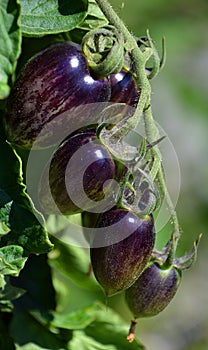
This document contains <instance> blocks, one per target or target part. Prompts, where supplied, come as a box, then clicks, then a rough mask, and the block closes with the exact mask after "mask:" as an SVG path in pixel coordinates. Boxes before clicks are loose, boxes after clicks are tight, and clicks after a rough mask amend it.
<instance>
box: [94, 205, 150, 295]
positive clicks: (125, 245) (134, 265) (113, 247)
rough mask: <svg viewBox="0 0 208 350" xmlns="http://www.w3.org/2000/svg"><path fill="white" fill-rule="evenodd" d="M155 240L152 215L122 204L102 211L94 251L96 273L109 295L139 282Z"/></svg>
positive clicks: (98, 220)
mask: <svg viewBox="0 0 208 350" xmlns="http://www.w3.org/2000/svg"><path fill="white" fill-rule="evenodd" d="M101 228H102V230H100V229H101ZM101 231H102V232H101ZM154 243H155V227H154V219H153V216H152V215H146V216H144V217H138V216H137V215H135V214H134V213H132V212H130V211H128V210H125V209H118V208H113V209H111V210H109V211H107V212H105V213H103V214H100V217H99V218H98V219H97V222H96V228H95V229H94V239H93V242H92V246H91V249H90V255H91V263H92V268H93V271H94V274H95V277H96V279H97V281H98V282H99V284H100V285H101V287H102V288H103V290H104V293H105V295H106V296H111V295H114V294H116V293H118V292H121V291H123V290H124V289H126V288H129V287H130V286H131V285H132V284H133V283H134V282H135V280H136V279H137V278H138V276H139V274H140V273H141V272H142V270H143V269H144V267H145V265H146V264H147V262H148V261H149V258H150V255H151V252H152V249H153V247H154Z"/></svg>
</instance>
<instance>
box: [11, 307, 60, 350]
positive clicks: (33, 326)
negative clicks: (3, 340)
mask: <svg viewBox="0 0 208 350" xmlns="http://www.w3.org/2000/svg"><path fill="white" fill-rule="evenodd" d="M10 334H11V336H12V337H13V339H14V342H15V344H16V348H17V349H21V350H22V349H24V350H25V349H27V350H31V349H32V347H29V346H30V344H31V343H32V344H35V345H36V346H38V348H37V349H45V350H49V349H50V350H65V349H67V348H66V346H65V344H66V342H65V340H62V339H61V337H60V336H59V334H55V333H52V332H51V331H50V330H49V329H48V327H47V326H46V327H44V326H43V325H42V324H40V323H39V322H38V321H37V320H36V319H35V318H34V317H33V316H32V315H31V314H29V313H28V312H27V311H26V310H25V311H19V310H16V312H15V313H14V315H13V319H12V322H11V327H10Z"/></svg>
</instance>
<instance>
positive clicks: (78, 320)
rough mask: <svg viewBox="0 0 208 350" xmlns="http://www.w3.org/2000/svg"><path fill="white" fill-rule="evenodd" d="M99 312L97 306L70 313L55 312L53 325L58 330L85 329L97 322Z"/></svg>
mask: <svg viewBox="0 0 208 350" xmlns="http://www.w3.org/2000/svg"><path fill="white" fill-rule="evenodd" d="M97 311H98V306H97V305H96V304H95V305H92V306H89V307H86V308H84V309H81V310H77V311H73V312H68V313H58V312H53V313H52V316H53V319H52V321H51V325H52V326H54V327H57V328H66V329H84V328H86V327H87V326H88V325H89V324H90V323H92V322H93V321H95V319H96V315H97Z"/></svg>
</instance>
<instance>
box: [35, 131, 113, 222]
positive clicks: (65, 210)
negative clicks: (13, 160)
mask: <svg viewBox="0 0 208 350" xmlns="http://www.w3.org/2000/svg"><path fill="white" fill-rule="evenodd" d="M47 176H48V182H49V187H50V188H47V187H46V183H47ZM112 179H116V165H115V163H114V160H113V158H112V157H111V155H110V154H109V152H108V151H107V149H106V148H105V147H104V146H103V145H101V144H100V142H99V140H98V139H97V138H96V130H95V129H94V128H93V129H86V130H83V131H78V132H77V133H75V134H74V135H72V136H70V137H69V138H68V139H67V140H65V141H64V142H63V143H62V144H61V145H60V147H59V148H58V149H57V151H56V152H55V153H54V154H53V157H52V160H51V162H50V164H48V165H47V166H46V169H45V171H44V173H43V176H42V179H41V181H40V190H39V201H40V205H41V208H42V211H43V212H45V213H54V214H55V213H56V208H58V210H59V211H60V213H62V214H64V215H71V214H76V213H81V212H82V211H86V210H89V209H92V208H97V207H99V204H100V203H99V201H101V200H103V199H104V197H105V199H106V205H110V206H111V207H112V206H113V205H114V204H115V201H116V198H117V190H118V186H117V187H116V188H115V187H114V184H115V183H113V184H111V182H109V183H107V185H106V183H105V182H106V181H108V180H112ZM105 185H106V187H105V193H104V191H103V186H105ZM116 185H117V183H116ZM51 200H52V201H51ZM53 201H54V202H55V206H54V203H53ZM56 206H57V207H56ZM104 208H105V205H104V207H103V210H104ZM101 210H102V209H101Z"/></svg>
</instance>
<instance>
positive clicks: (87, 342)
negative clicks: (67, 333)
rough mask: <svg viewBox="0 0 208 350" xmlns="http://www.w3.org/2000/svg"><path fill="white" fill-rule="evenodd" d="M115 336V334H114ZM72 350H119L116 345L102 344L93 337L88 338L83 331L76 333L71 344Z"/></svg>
mask: <svg viewBox="0 0 208 350" xmlns="http://www.w3.org/2000/svg"><path fill="white" fill-rule="evenodd" d="M112 336H113V334H112ZM69 349H70V350H77V349H79V350H117V349H119V348H118V347H116V346H114V345H108V344H101V343H99V342H98V341H97V340H95V339H94V338H92V337H89V336H87V335H86V334H85V333H84V332H83V331H74V332H73V339H72V341H71V342H70V348H69Z"/></svg>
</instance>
